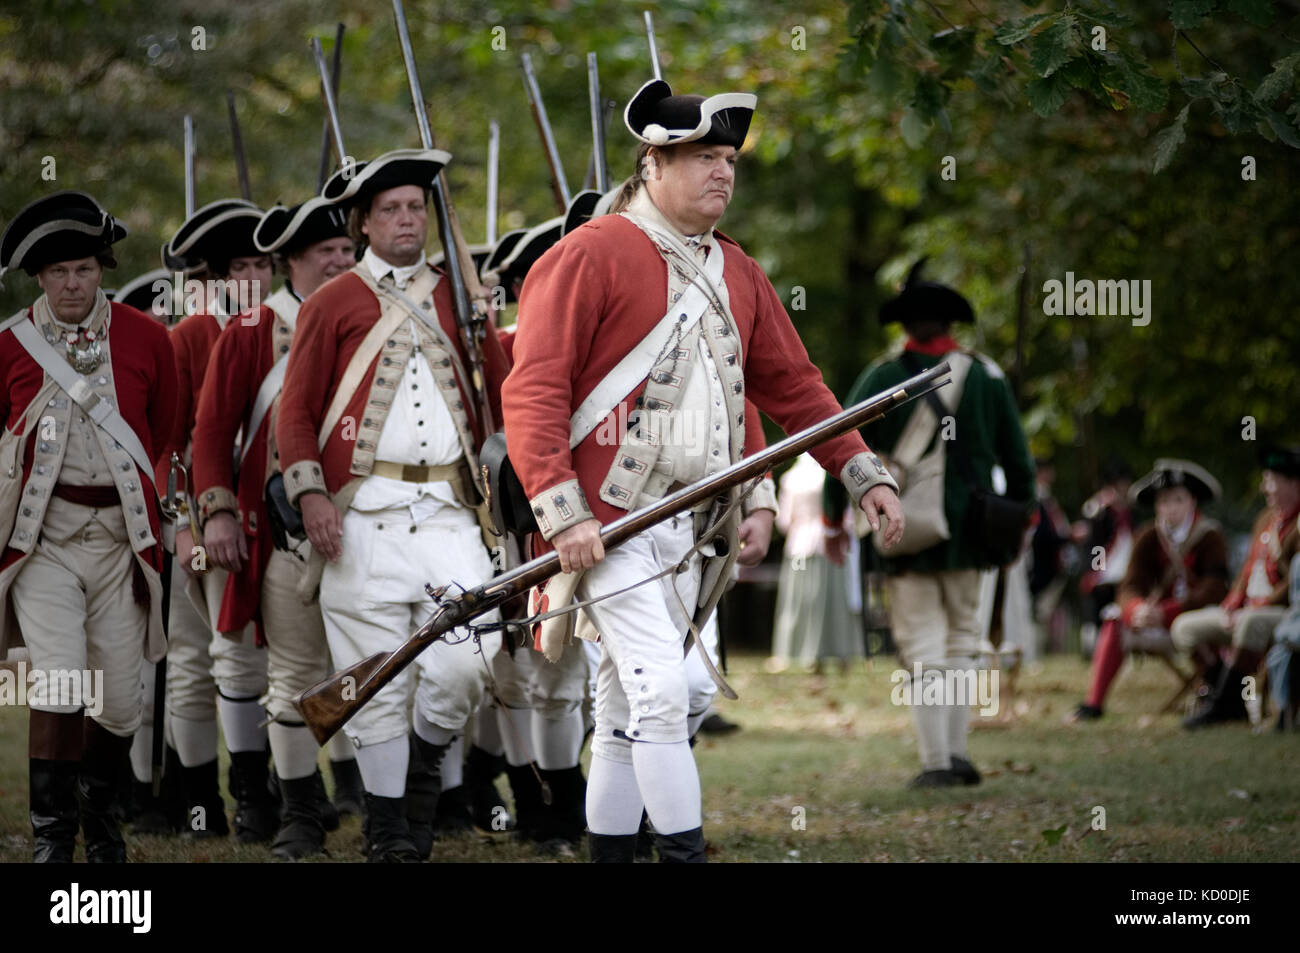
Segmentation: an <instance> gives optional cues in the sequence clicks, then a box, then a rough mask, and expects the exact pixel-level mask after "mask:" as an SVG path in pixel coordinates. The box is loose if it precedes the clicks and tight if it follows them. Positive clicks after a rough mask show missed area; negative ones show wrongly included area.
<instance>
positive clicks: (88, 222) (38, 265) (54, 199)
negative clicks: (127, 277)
mask: <svg viewBox="0 0 1300 953" xmlns="http://www.w3.org/2000/svg"><path fill="white" fill-rule="evenodd" d="M125 237H126V226H125V225H123V224H121V223H120V222H118V221H117V220H116V219H115V218H113V216H112V215H109V214H108V212H106V211H105V210H104V208H103V206H101V205H100V204H99V203H98V202H96V201H95V200H94V199H93V198H92V197H91V196H89V195H87V194H86V193H85V192H76V191H73V190H70V189H69V190H67V191H63V192H55V193H53V194H52V195H46V196H44V197H42V198H39V199H37V200H36V201H34V202H30V203H28V204H27V205H26V206H24V207H23V208H22V209H20V210H19V212H18V214H17V215H15V216H14V217H13V219H12V220H11V221H10V222H9V224H8V226H6V227H5V230H4V234H2V235H0V276H3V275H4V274H5V272H7V271H10V270H11V269H14V268H22V269H23V270H24V271H26V272H27V274H29V275H34V274H36V273H37V272H38V271H40V270H41V269H42V268H44V267H45V266H46V265H49V264H52V263H53V262H56V261H74V260H76V259H79V258H90V257H91V256H92V255H96V254H99V253H100V252H105V251H108V250H109V249H110V248H111V247H112V246H113V244H114V243H115V242H120V241H121V240H122V239H123V238H125ZM110 257H111V256H110ZM112 264H113V265H116V264H117V262H116V261H113V262H112ZM110 267H111V266H110Z"/></svg>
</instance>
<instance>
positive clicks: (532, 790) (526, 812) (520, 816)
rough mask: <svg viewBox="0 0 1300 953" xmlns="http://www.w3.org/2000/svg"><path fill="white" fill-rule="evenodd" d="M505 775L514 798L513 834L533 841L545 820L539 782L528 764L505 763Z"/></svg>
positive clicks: (540, 831) (539, 832) (540, 832)
mask: <svg viewBox="0 0 1300 953" xmlns="http://www.w3.org/2000/svg"><path fill="white" fill-rule="evenodd" d="M506 777H507V778H508V779H509V780H510V793H511V794H513V795H514V798H515V836H516V837H518V838H519V839H521V840H530V841H535V840H537V839H538V836H539V835H540V834H542V833H543V831H542V825H543V822H544V820H545V818H544V816H543V812H544V811H545V807H546V806H545V805H544V804H543V803H542V785H541V782H540V781H538V780H537V775H535V774H533V766H532V765H530V764H520V765H513V764H511V765H506Z"/></svg>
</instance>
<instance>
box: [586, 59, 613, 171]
mask: <svg viewBox="0 0 1300 953" xmlns="http://www.w3.org/2000/svg"><path fill="white" fill-rule="evenodd" d="M587 98H588V99H589V100H590V103H591V148H592V156H593V158H594V163H595V172H596V191H597V192H599V193H601V194H602V195H604V194H605V193H606V192H608V191H609V166H608V165H607V164H606V162H605V115H604V113H605V110H604V109H603V108H602V103H601V99H600V72H599V70H598V69H597V67H596V54H595V53H588V54H587Z"/></svg>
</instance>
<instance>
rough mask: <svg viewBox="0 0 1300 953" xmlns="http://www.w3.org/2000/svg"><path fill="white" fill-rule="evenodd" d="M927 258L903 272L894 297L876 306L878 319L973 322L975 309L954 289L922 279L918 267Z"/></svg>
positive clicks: (949, 322)
mask: <svg viewBox="0 0 1300 953" xmlns="http://www.w3.org/2000/svg"><path fill="white" fill-rule="evenodd" d="M928 260H929V259H928V258H922V259H921V260H920V261H918V262H917V263H916V264H915V265H913V266H912V270H911V271H909V272H908V273H907V281H905V282H904V283H903V290H902V291H900V292H899V293H898V295H897V297H894V298H891V299H890V300H888V301H886V302H885V303H884V304H883V305H882V306H881V308H880V323H881V324H892V323H893V322H894V321H901V322H902V323H903V324H904V325H906V324H909V323H910V322H912V321H915V320H918V319H921V318H934V319H936V320H939V321H943V322H945V323H947V324H955V323H957V322H959V321H965V322H966V323H967V324H974V323H975V312H974V311H972V310H971V306H970V302H969V301H967V300H966V299H965V298H964V297H962V296H961V295H960V294H959V293H958V292H957V291H955V290H954V289H952V288H949V287H948V286H947V285H941V284H939V283H938V282H937V281H923V280H922V279H921V269H922V268H923V267H924V266H925V263H926V262H927V261H928Z"/></svg>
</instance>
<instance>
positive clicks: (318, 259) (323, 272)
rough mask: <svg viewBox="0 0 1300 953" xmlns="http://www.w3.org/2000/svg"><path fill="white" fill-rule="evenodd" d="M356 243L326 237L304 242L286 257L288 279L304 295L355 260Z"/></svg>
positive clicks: (344, 238)
mask: <svg viewBox="0 0 1300 953" xmlns="http://www.w3.org/2000/svg"><path fill="white" fill-rule="evenodd" d="M355 249H356V246H355V245H353V244H352V239H350V238H346V237H343V238H327V239H325V241H323V242H316V243H315V244H314V245H308V246H307V247H306V248H304V249H303V250H302V251H301V252H299V253H298V254H296V255H293V256H291V257H290V258H289V281H290V283H292V285H293V290H294V291H296V292H298V294H300V295H302V296H303V297H304V298H305V297H307V296H308V295H309V294H311V293H312V292H313V291H315V290H316V289H317V288H319V287H320V286H321V285H323V284H325V282H327V281H329V280H330V279H331V278H333V277H334V276H336V275H341V274H343V272H345V271H347V270H348V269H349V268H351V267H352V266H353V265H354V264H355V263H356V260H357V259H356V254H355Z"/></svg>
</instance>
